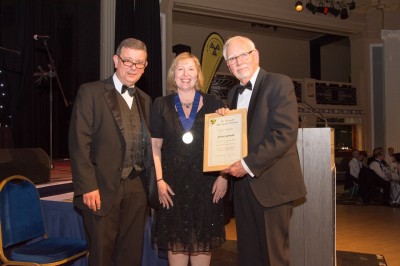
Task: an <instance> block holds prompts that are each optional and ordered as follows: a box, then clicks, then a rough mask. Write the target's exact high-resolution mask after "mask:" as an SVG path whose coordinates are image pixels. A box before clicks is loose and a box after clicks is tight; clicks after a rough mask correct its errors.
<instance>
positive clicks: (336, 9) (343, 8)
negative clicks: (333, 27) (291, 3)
mask: <svg viewBox="0 0 400 266" xmlns="http://www.w3.org/2000/svg"><path fill="white" fill-rule="evenodd" d="M299 3H300V4H302V1H296V10H297V11H301V10H302V9H303V8H302V7H303V6H301V10H298V9H297V5H298V4H299ZM355 8H356V3H355V0H340V1H339V0H336V1H335V0H309V1H308V2H307V3H306V9H308V10H309V11H310V12H311V13H313V14H314V15H315V13H321V14H324V15H328V14H331V15H333V16H334V17H337V16H339V15H340V18H341V19H347V18H348V17H349V14H350V11H351V10H354V9H355Z"/></svg>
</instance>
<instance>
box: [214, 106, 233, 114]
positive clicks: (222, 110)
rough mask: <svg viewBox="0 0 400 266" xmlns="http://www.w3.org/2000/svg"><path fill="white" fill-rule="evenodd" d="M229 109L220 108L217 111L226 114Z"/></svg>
mask: <svg viewBox="0 0 400 266" xmlns="http://www.w3.org/2000/svg"><path fill="white" fill-rule="evenodd" d="M229 111H230V110H229V108H219V109H217V110H216V111H215V112H216V113H217V114H219V115H226V114H227V113H229Z"/></svg>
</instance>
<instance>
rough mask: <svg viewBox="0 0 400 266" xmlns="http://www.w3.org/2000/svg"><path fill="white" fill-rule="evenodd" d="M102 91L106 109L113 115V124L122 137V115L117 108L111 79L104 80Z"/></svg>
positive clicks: (116, 93) (116, 99) (116, 92)
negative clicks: (115, 123)
mask: <svg viewBox="0 0 400 266" xmlns="http://www.w3.org/2000/svg"><path fill="white" fill-rule="evenodd" d="M104 90H105V93H104V99H105V101H106V103H107V105H108V108H110V111H111V113H112V114H113V116H114V119H115V122H117V125H118V127H119V129H120V131H121V133H122V135H124V133H125V130H124V123H123V120H122V113H121V109H120V108H119V104H118V98H117V97H118V91H117V90H116V89H115V87H114V82H113V80H112V77H110V78H108V79H107V80H106V84H105V86H104Z"/></svg>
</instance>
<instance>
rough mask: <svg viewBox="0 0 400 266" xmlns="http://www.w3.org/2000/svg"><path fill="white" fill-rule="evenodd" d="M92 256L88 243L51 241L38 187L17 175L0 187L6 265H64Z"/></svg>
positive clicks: (1, 254) (0, 236)
mask: <svg viewBox="0 0 400 266" xmlns="http://www.w3.org/2000/svg"><path fill="white" fill-rule="evenodd" d="M87 254H88V244H87V242H86V240H82V239H69V238H49V237H47V234H46V228H45V224H44V218H43V213H42V207H41V204H40V197H39V193H38V191H37V189H36V186H35V185H34V184H33V183H32V181H30V180H29V179H28V178H26V177H24V176H20V175H14V176H11V177H8V178H6V179H4V180H3V181H2V182H1V183H0V259H1V261H2V262H3V264H2V265H20V266H22V265H49V266H50V265H61V264H64V263H67V262H69V261H72V260H74V259H76V258H79V257H81V256H86V255H87Z"/></svg>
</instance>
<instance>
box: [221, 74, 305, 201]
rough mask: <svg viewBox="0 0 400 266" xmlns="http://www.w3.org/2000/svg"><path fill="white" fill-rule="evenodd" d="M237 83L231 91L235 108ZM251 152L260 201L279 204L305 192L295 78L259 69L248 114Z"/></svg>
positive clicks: (253, 180) (230, 100) (253, 181)
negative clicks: (299, 152)
mask: <svg viewBox="0 0 400 266" xmlns="http://www.w3.org/2000/svg"><path fill="white" fill-rule="evenodd" d="M237 96H238V92H237V87H236V88H233V89H232V90H230V91H229V93H228V103H229V104H230V108H231V109H236V104H237ZM247 123H248V124H247V127H248V131H247V132H248V155H247V156H246V157H245V158H244V161H245V162H246V164H247V166H248V167H249V168H250V170H251V171H252V172H253V174H254V175H255V176H254V177H251V176H249V175H247V176H246V177H245V178H247V179H248V181H249V182H250V187H251V189H252V191H253V193H254V195H255V197H256V198H257V200H258V201H259V203H260V204H261V205H263V206H264V207H271V206H276V205H279V204H282V203H286V202H289V201H293V200H296V199H299V198H302V197H304V196H305V195H306V188H305V184H304V179H303V175H302V172H301V167H300V161H299V157H298V152H297V144H296V143H297V133H298V113H297V101H296V95H295V92H294V87H293V82H292V80H291V79H290V78H289V77H287V76H284V75H281V74H274V73H267V72H266V71H265V70H263V69H260V72H259V73H258V76H257V79H256V82H255V84H254V86H253V93H252V96H251V99H250V104H249V108H248V114H247Z"/></svg>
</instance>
